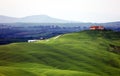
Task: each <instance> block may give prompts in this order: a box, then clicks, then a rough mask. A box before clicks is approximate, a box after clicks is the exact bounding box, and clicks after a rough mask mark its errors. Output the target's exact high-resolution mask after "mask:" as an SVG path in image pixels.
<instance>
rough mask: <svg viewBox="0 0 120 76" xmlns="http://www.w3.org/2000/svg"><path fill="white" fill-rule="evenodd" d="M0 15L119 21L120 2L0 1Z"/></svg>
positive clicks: (71, 0) (103, 0) (63, 0)
mask: <svg viewBox="0 0 120 76" xmlns="http://www.w3.org/2000/svg"><path fill="white" fill-rule="evenodd" d="M0 15H6V16H11V17H19V18H20V17H25V16H30V15H48V16H51V17H54V18H59V19H64V20H72V21H79V22H98V23H99V22H113V21H120V0H0Z"/></svg>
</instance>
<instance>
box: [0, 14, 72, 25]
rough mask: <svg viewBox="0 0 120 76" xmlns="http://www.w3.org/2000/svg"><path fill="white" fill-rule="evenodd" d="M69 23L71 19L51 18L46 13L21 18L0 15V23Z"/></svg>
mask: <svg viewBox="0 0 120 76" xmlns="http://www.w3.org/2000/svg"><path fill="white" fill-rule="evenodd" d="M17 22H18V23H19V22H20V23H70V22H73V21H67V20H62V19H57V18H52V17H50V16H47V15H32V16H26V17H23V18H16V17H9V16H2V15H0V23H17Z"/></svg>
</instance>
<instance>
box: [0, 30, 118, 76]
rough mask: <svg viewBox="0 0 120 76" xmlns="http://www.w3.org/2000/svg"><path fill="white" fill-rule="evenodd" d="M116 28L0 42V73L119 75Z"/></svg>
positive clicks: (27, 75) (2, 75)
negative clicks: (6, 42) (31, 39)
mask: <svg viewBox="0 0 120 76" xmlns="http://www.w3.org/2000/svg"><path fill="white" fill-rule="evenodd" d="M119 75H120V32H113V31H82V32H76V33H69V34H64V35H59V36H56V37H53V38H50V39H47V40H40V41H36V42H31V43H27V42H24V43H12V44H8V45H1V46H0V76H119Z"/></svg>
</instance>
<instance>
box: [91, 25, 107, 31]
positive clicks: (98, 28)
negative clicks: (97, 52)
mask: <svg viewBox="0 0 120 76" xmlns="http://www.w3.org/2000/svg"><path fill="white" fill-rule="evenodd" d="M104 29H105V28H104V26H90V30H104Z"/></svg>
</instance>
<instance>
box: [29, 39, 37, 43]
mask: <svg viewBox="0 0 120 76" xmlns="http://www.w3.org/2000/svg"><path fill="white" fill-rule="evenodd" d="M36 41H38V40H28V43H30V42H36Z"/></svg>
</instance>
